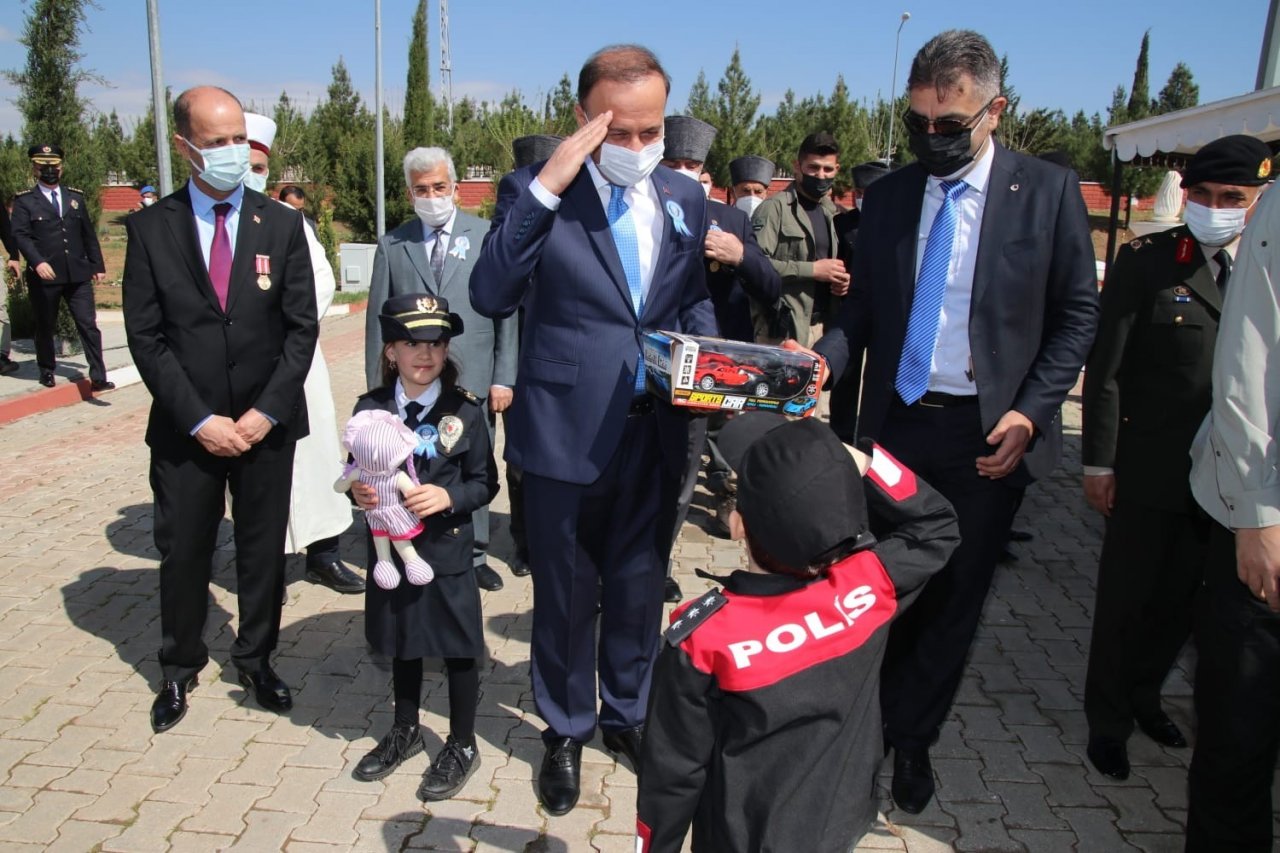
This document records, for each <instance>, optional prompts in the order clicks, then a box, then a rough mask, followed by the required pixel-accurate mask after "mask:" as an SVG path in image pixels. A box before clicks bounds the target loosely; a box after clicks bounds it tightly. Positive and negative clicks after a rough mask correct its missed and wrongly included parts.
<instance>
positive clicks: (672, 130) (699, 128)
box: [662, 116, 716, 163]
mask: <svg viewBox="0 0 1280 853" xmlns="http://www.w3.org/2000/svg"><path fill="white" fill-rule="evenodd" d="M663 124H664V127H663V142H664V147H663V152H662V158H663V159H664V160H692V161H693V162H695V163H705V162H707V152H709V151H710V150H711V143H713V142H715V141H716V129H715V128H714V127H713V126H712V125H709V124H707V123H706V122H705V121H702V120H701V119H696V118H694V117H693V116H667V117H666V118H665V119H663Z"/></svg>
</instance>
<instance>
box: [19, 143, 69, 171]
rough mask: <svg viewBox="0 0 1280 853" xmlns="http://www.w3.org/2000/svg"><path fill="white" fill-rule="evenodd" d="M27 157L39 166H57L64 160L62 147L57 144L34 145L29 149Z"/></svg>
mask: <svg viewBox="0 0 1280 853" xmlns="http://www.w3.org/2000/svg"><path fill="white" fill-rule="evenodd" d="M27 159H29V160H30V161H31V162H32V163H35V164H36V165H37V166H57V165H58V164H59V163H61V162H62V149H61V148H59V147H58V146H57V145H32V146H31V147H30V148H28V149H27Z"/></svg>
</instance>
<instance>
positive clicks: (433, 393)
mask: <svg viewBox="0 0 1280 853" xmlns="http://www.w3.org/2000/svg"><path fill="white" fill-rule="evenodd" d="M441 390H442V389H441V386H440V379H439V378H438V377H437V378H436V380H435V381H434V382H432V383H431V384H430V385H428V386H427V388H426V390H425V391H423V392H422V393H421V394H419V395H418V396H417V397H410V396H409V395H408V394H407V393H406V392H405V390H404V383H403V382H401V381H400V377H398V376H397V377H396V409H397V411H399V413H400V420H404V418H405V415H407V414H409V410H408V408H407V407H408V405H409V404H410V403H413V402H417V403H420V404H421V405H422V411H421V412H419V413H418V417H419V418H422V417H425V416H426V414H427V412H429V411H431V407H432V406H434V405H435V404H436V400H439V399H440V392H441Z"/></svg>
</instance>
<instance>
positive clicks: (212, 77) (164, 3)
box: [0, 0, 1267, 134]
mask: <svg viewBox="0 0 1280 853" xmlns="http://www.w3.org/2000/svg"><path fill="white" fill-rule="evenodd" d="M0 5H2V6H3V7H4V9H3V11H0V68H20V67H21V65H22V64H23V62H24V60H25V49H24V48H23V47H22V45H20V44H19V43H18V41H17V38H18V36H19V35H20V33H21V31H22V27H23V22H24V20H25V15H26V12H27V9H28V7H29V2H28V0H22V2H14V0H9V2H5V3H3V4H0ZM415 6H416V0H383V3H382V22H383V35H382V45H383V81H384V92H385V97H386V100H387V104H388V106H389V107H390V109H391V110H392V111H393V112H398V111H399V109H400V106H401V103H402V100H403V97H404V80H405V69H406V64H407V52H408V41H409V27H410V21H411V18H412V15H413V10H414V8H415ZM429 8H430V11H429V23H430V30H431V35H430V38H431V54H432V58H431V65H432V67H431V82H432V87H433V88H434V89H436V90H437V91H438V86H439V72H438V63H439V55H438V53H437V52H436V51H437V35H438V32H437V26H436V15H437V5H436V0H430V7H429ZM1206 8H1209V9H1211V10H1212V12H1213V14H1214V21H1213V22H1208V21H1206V20H1205V10H1206ZM903 11H909V12H910V13H911V19H910V20H909V21H908V22H907V23H906V25H905V26H904V27H903V29H902V41H901V53H900V61H899V69H898V85H899V88H901V87H902V85H903V81H904V79H905V77H906V72H907V69H908V67H909V66H910V61H911V56H912V55H913V54H914V53H915V51H916V50H917V49H918V48H919V47H920V45H921V44H923V43H924V42H925V41H926V40H927V39H928V38H929V37H930V36H932V35H934V34H936V33H938V32H939V31H941V30H944V29H948V28H952V27H967V28H971V29H975V30H978V31H980V32H982V33H983V34H985V35H986V36H987V37H988V38H989V39H990V40H991V42H992V44H993V45H994V46H995V49H996V52H997V53H1000V54H1007V55H1008V57H1009V63H1010V69H1011V82H1012V83H1013V85H1014V86H1015V87H1016V89H1017V90H1018V92H1019V93H1020V94H1021V95H1022V103H1023V105H1024V107H1035V106H1043V107H1049V108H1061V109H1064V110H1066V111H1067V112H1068V113H1071V112H1074V111H1075V110H1077V109H1084V110H1086V111H1087V112H1090V113H1092V112H1094V111H1103V112H1104V119H1105V108H1106V106H1107V105H1108V104H1109V103H1110V100H1111V93H1112V90H1113V89H1114V88H1115V86H1116V85H1117V84H1118V83H1123V84H1124V85H1125V86H1126V87H1127V86H1128V84H1129V82H1130V80H1131V79H1132V76H1133V68H1134V62H1135V60H1136V57H1137V53H1138V45H1139V42H1140V41H1141V38H1142V33H1143V31H1144V30H1147V29H1149V30H1150V31H1151V90H1152V94H1153V95H1154V94H1155V93H1156V92H1157V91H1158V90H1159V88H1160V86H1161V85H1163V83H1164V80H1165V78H1166V77H1167V76H1168V74H1169V71H1170V70H1171V69H1172V68H1173V66H1174V64H1175V63H1177V62H1178V61H1183V62H1186V63H1187V64H1188V65H1190V67H1191V69H1192V71H1193V73H1194V75H1195V79H1196V82H1197V83H1198V84H1199V85H1200V94H1201V102H1202V103H1203V102H1208V101H1213V100H1218V99H1221V98H1227V97H1231V96H1234V95H1238V94H1242V93H1244V92H1247V91H1250V90H1251V89H1253V86H1254V80H1255V77H1256V74H1257V68H1258V54H1259V50H1260V48H1261V42H1262V31H1263V29H1264V27H1265V24H1266V14H1267V2H1266V0H1217V2H1214V3H1212V4H1206V3H1204V2H1203V0H1201V2H1195V1H1194V0H1160V2H1147V3H1142V2H1138V3H1133V2H1117V0H1105V2H1104V0H1077V1H1076V2H1059V3H1056V4H1052V5H1051V4H1045V3H1040V2H1034V0H1032V2H1026V0H1023V2H1008V0H991V2H969V3H957V2H943V0H893V2H892V3H885V2H856V1H855V2H842V0H825V1H824V2H817V3H810V4H806V5H801V4H795V5H791V4H789V3H785V2H762V1H761V0H737V2H702V3H696V2H695V3H691V2H687V0H686V2H670V0H651V2H647V3H641V2H635V3H618V2H610V3H601V2H596V3H590V2H584V0H533V2H529V0H525V2H507V0H502V2H477V0H454V2H453V3H452V4H451V7H450V36H451V53H452V59H453V90H454V97H455V98H458V97H461V96H463V95H472V96H474V97H477V98H481V99H486V98H487V99H497V98H500V97H501V96H502V95H503V94H504V93H506V92H508V91H510V90H511V89H514V88H519V89H520V90H521V91H522V92H523V93H524V95H525V96H526V98H528V99H529V100H530V101H531V102H534V103H540V102H541V99H542V97H543V96H544V95H545V94H546V93H547V92H548V91H549V90H550V89H552V88H553V87H554V86H555V84H556V82H557V81H558V80H559V78H560V76H561V74H563V73H565V72H568V73H569V74H570V76H571V77H572V78H574V79H575V80H576V74H577V70H578V68H579V66H580V65H581V64H582V60H583V59H584V58H585V57H586V55H587V54H589V53H590V52H591V51H592V50H594V49H595V48H597V47H600V46H602V45H605V44H609V43H613V42H618V41H635V42H640V43H642V44H645V45H647V46H649V47H651V48H653V49H654V50H655V51H657V53H658V55H659V57H660V58H661V59H662V60H663V62H664V64H665V65H666V66H667V68H668V70H669V71H670V73H671V76H672V78H673V88H672V100H671V107H672V111H673V112H674V111H678V110H680V109H683V107H684V104H685V100H686V96H687V94H688V90H689V86H690V84H691V83H692V82H693V81H694V79H695V77H696V76H697V73H698V70H699V69H704V70H705V71H706V73H707V77H708V79H709V80H710V82H711V84H712V86H713V87H714V85H715V82H716V80H718V79H719V77H720V74H721V73H722V72H723V70H724V67H725V65H726V64H727V63H728V61H729V58H730V56H731V55H732V53H733V50H734V47H735V46H736V47H738V48H739V49H740V50H741V52H742V60H743V65H744V67H745V69H746V71H747V74H748V75H749V76H750V77H751V80H752V83H753V84H754V86H755V88H756V89H757V90H758V91H759V92H760V93H761V95H762V96H763V100H764V103H763V107H764V108H766V109H771V108H772V106H773V105H774V104H776V103H777V101H778V99H779V98H780V97H781V96H782V94H783V92H785V91H786V90H787V89H788V88H791V89H794V90H795V92H796V93H797V95H799V96H802V97H803V96H805V95H809V94H812V93H815V92H819V91H821V92H829V91H830V90H831V87H832V85H833V84H834V82H835V79H836V75H837V74H843V75H844V77H845V80H846V82H847V83H848V85H849V88H850V90H851V91H852V93H853V95H854V96H855V97H857V98H863V97H867V98H874V97H875V96H876V95H877V93H888V91H889V89H890V80H891V77H892V74H893V56H894V35H895V31H896V29H897V26H898V22H899V16H900V15H901V13H902V12H903ZM584 12H591V13H593V16H592V17H586V16H584ZM160 15H161V38H162V50H163V55H164V70H165V81H166V83H167V84H169V85H170V86H172V87H173V88H174V90H175V91H177V90H181V89H183V88H185V87H187V86H190V85H194V84H197V83H217V84H220V85H223V86H225V87H226V88H228V89H230V90H231V91H233V92H235V93H236V94H238V95H239V96H240V97H241V99H242V100H244V101H246V102H252V103H257V104H259V105H263V106H268V105H270V104H272V103H274V102H275V100H276V98H277V96H278V95H279V93H280V92H281V90H287V91H288V92H289V94H290V96H291V97H293V98H294V99H295V100H296V101H298V102H300V103H302V104H303V105H304V107H310V106H314V104H315V103H316V102H317V101H318V100H320V99H321V98H322V97H323V94H324V90H325V87H326V86H327V84H328V81H329V77H330V68H331V66H332V65H333V63H334V62H335V61H336V60H337V58H338V57H339V56H342V57H343V58H344V59H345V61H346V63H347V66H348V68H349V69H350V72H351V76H352V79H353V81H354V83H355V85H356V87H357V88H358V89H359V90H360V91H361V93H362V94H364V95H365V96H366V97H367V98H368V100H369V101H370V102H372V98H373V89H374V52H373V2H372V0H364V2H359V0H356V2H352V0H255V2H248V0H217V2H199V3H197V2H192V0H160ZM146 24H147V22H146V3H145V2H144V0H100V2H99V8H96V9H94V8H90V9H89V10H88V26H89V30H90V31H89V32H88V33H86V34H85V36H84V39H83V43H82V49H83V52H84V54H85V60H84V63H83V64H84V66H85V67H86V68H89V69H91V70H93V71H96V72H97V73H98V74H100V75H101V76H102V77H104V78H105V79H106V80H108V81H110V83H111V84H112V85H111V87H110V88H104V87H101V86H86V87H84V88H83V89H82V94H83V95H85V96H86V97H87V98H88V99H89V100H90V102H91V104H92V105H93V106H94V107H95V108H97V109H99V110H102V111H104V112H108V111H110V110H111V109H112V108H115V109H117V110H118V111H119V113H120V115H121V117H122V118H123V119H124V120H125V121H126V124H128V122H129V120H130V117H136V116H138V115H140V114H141V113H142V112H143V111H144V110H145V108H146V102H147V99H148V98H149V97H150V67H149V63H148V56H147V25H146ZM232 32H234V33H236V34H237V36H236V38H234V39H228V38H226V37H225V34H227V33H232ZM14 95H15V92H14V89H13V87H12V86H10V85H9V84H8V83H7V82H3V81H0V132H2V133H8V132H12V133H15V134H17V133H19V132H20V130H21V119H20V116H19V114H18V112H17V109H16V107H15V106H14V105H13V103H12V98H13V97H14Z"/></svg>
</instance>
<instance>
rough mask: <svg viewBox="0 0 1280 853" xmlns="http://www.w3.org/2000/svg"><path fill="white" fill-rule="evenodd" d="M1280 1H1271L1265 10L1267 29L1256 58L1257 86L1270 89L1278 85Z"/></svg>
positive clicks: (1264, 31) (1279, 65) (1279, 81)
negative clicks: (1260, 50)
mask: <svg viewBox="0 0 1280 853" xmlns="http://www.w3.org/2000/svg"><path fill="white" fill-rule="evenodd" d="M1278 6H1280V0H1271V3H1270V4H1269V5H1268V8H1267V28H1266V29H1265V30H1263V32H1262V53H1261V54H1260V55H1259V57H1258V85H1257V86H1255V87H1254V88H1255V89H1270V88H1271V87H1272V86H1275V85H1278V84H1280V55H1278V54H1280V15H1278V14H1277V11H1280V10H1278V9H1277V7H1278Z"/></svg>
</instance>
